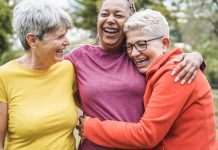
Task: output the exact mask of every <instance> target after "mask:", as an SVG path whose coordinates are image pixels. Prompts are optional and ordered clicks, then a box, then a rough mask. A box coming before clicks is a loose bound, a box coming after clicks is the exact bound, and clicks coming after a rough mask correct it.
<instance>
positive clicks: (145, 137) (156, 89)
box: [81, 9, 218, 150]
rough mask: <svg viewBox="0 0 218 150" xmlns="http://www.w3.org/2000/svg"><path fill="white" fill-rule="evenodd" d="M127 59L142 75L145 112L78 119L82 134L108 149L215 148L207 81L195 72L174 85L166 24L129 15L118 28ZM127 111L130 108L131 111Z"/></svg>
mask: <svg viewBox="0 0 218 150" xmlns="http://www.w3.org/2000/svg"><path fill="white" fill-rule="evenodd" d="M124 31H125V33H126V38H127V42H126V47H127V53H128V55H129V57H130V58H131V59H132V60H133V62H134V63H135V65H136V67H137V69H138V71H139V72H140V73H142V74H143V75H145V74H146V79H145V80H146V82H147V85H146V90H145V95H144V105H143V106H144V108H145V112H144V114H143V115H142V117H141V119H140V120H139V121H138V122H136V123H128V122H119V121H111V120H108V121H101V120H100V119H98V118H90V117H87V118H85V120H84V119H82V121H81V122H82V123H83V125H84V128H83V129H84V130H83V131H84V133H83V135H84V136H85V137H86V138H87V139H88V140H90V141H92V142H94V143H96V144H99V145H103V146H107V147H113V148H123V149H152V150H175V149H176V150H217V149H218V145H217V143H216V128H215V111H214V104H213V98H212V93H211V88H210V85H209V83H208V81H207V79H206V78H205V76H204V75H203V73H202V72H201V71H199V72H198V73H197V76H196V78H195V79H194V80H193V81H192V83H191V84H183V85H180V84H176V83H174V82H173V77H172V76H171V71H172V70H173V69H174V68H175V66H176V64H175V63H174V62H173V58H175V57H176V56H178V55H179V54H181V53H182V51H181V50H180V49H175V50H173V51H171V52H167V49H168V47H169V27H168V22H167V21H166V19H165V17H164V16H163V15H161V14H160V13H159V12H157V11H153V10H150V9H148V10H146V11H142V12H137V13H135V14H134V15H133V16H131V17H130V18H129V19H128V20H127V22H126V23H125V26H124ZM132 113H133V112H132Z"/></svg>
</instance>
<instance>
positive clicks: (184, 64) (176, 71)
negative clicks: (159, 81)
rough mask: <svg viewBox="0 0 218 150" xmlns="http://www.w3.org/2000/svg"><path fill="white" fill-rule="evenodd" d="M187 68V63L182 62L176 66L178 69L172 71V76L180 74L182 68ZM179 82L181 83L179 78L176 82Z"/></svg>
mask: <svg viewBox="0 0 218 150" xmlns="http://www.w3.org/2000/svg"><path fill="white" fill-rule="evenodd" d="M185 66H186V62H185V61H182V62H180V63H179V64H178V65H177V66H176V68H175V69H174V70H173V71H172V73H171V75H172V76H173V75H175V74H177V73H178V72H179V71H180V70H181V69H182V68H184V67H185ZM177 81H179V78H178V79H177V78H176V80H175V82H177Z"/></svg>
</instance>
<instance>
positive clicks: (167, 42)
mask: <svg viewBox="0 0 218 150" xmlns="http://www.w3.org/2000/svg"><path fill="white" fill-rule="evenodd" d="M162 44H163V51H164V53H165V52H167V50H168V48H169V46H170V39H169V38H168V37H167V36H164V37H163V38H162Z"/></svg>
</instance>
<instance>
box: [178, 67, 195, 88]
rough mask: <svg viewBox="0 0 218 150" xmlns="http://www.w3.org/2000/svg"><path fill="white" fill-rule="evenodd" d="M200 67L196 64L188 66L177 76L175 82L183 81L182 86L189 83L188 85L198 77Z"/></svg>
mask: <svg viewBox="0 0 218 150" xmlns="http://www.w3.org/2000/svg"><path fill="white" fill-rule="evenodd" d="M197 70H198V67H197V66H196V65H195V64H191V63H189V64H187V66H186V67H185V68H184V69H183V70H182V71H181V72H180V73H179V74H178V75H177V77H176V78H175V80H174V81H175V82H177V81H178V80H180V79H182V81H181V84H184V83H185V82H186V81H188V84H190V83H191V82H192V80H193V79H194V78H195V77H196V74H197V72H196V71H197Z"/></svg>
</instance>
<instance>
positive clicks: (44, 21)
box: [12, 0, 72, 50]
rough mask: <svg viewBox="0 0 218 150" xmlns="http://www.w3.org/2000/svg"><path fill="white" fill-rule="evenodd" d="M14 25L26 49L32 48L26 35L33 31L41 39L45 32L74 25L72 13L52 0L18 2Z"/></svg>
mask: <svg viewBox="0 0 218 150" xmlns="http://www.w3.org/2000/svg"><path fill="white" fill-rule="evenodd" d="M12 26H13V28H14V30H15V32H16V33H17V36H18V38H19V39H20V41H21V44H22V45H23V47H24V49H25V50H28V49H29V48H30V46H29V44H28V43H27V41H26V35H27V34H28V33H32V34H33V35H35V36H37V37H38V38H39V40H43V37H44V35H45V34H47V33H49V32H52V31H54V30H56V29H58V28H60V27H65V28H66V29H70V28H71V27H72V23H71V17H70V15H69V14H68V13H67V12H66V11H64V10H63V9H62V8H60V7H59V6H57V5H54V4H53V2H52V1H50V2H49V1H46V0H37V1H35V0H23V1H21V2H20V3H18V4H17V5H16V6H15V8H14V12H13V20H12Z"/></svg>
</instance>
